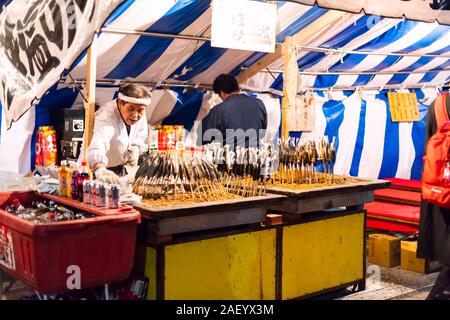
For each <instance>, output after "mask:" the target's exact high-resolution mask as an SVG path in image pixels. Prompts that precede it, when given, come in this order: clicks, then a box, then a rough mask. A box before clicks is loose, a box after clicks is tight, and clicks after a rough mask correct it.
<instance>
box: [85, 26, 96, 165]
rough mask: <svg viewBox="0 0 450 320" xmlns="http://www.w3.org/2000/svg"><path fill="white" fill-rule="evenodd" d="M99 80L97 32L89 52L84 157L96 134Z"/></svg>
mask: <svg viewBox="0 0 450 320" xmlns="http://www.w3.org/2000/svg"><path fill="white" fill-rule="evenodd" d="M96 80H97V34H96V35H94V40H93V41H92V44H91V46H90V48H89V50H88V53H87V77H86V99H87V101H86V102H85V104H84V109H85V121H84V123H85V128H84V129H85V130H84V138H83V146H84V159H85V160H86V159H87V154H86V151H87V148H88V146H89V144H90V143H91V140H92V136H93V134H94V112H95V90H96Z"/></svg>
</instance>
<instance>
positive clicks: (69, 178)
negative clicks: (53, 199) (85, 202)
mask: <svg viewBox="0 0 450 320" xmlns="http://www.w3.org/2000/svg"><path fill="white" fill-rule="evenodd" d="M73 164H74V163H73V161H69V165H68V166H67V179H66V180H67V197H68V198H72V168H73Z"/></svg>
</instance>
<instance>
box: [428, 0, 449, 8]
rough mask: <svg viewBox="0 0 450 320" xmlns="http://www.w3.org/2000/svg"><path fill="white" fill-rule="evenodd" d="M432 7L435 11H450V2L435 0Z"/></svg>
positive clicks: (447, 0)
mask: <svg viewBox="0 0 450 320" xmlns="http://www.w3.org/2000/svg"><path fill="white" fill-rule="evenodd" d="M430 7H431V8H432V9H434V10H450V0H433V3H432V4H430Z"/></svg>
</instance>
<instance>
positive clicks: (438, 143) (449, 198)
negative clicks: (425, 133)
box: [422, 94, 450, 208]
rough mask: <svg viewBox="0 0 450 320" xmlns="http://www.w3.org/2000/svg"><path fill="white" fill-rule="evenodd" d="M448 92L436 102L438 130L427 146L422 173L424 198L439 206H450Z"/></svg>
mask: <svg viewBox="0 0 450 320" xmlns="http://www.w3.org/2000/svg"><path fill="white" fill-rule="evenodd" d="M446 99H447V94H442V95H440V96H439V97H438V98H437V99H436V102H435V103H434V111H435V114H436V122H437V125H438V128H439V129H438V131H437V132H436V134H434V135H433V136H432V137H431V138H430V140H428V143H427V147H426V154H425V157H424V167H423V175H422V198H423V199H424V200H426V201H427V202H430V203H433V204H435V205H438V206H439V207H444V208H450V122H449V118H448V114H447V108H446V103H445V102H446Z"/></svg>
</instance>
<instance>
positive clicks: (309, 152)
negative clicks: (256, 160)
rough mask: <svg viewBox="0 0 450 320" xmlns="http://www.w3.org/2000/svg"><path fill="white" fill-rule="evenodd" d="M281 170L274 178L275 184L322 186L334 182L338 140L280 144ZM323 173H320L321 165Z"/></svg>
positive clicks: (292, 141)
mask: <svg viewBox="0 0 450 320" xmlns="http://www.w3.org/2000/svg"><path fill="white" fill-rule="evenodd" d="M279 150H280V155H279V159H280V168H279V172H278V174H276V175H275V176H274V177H273V181H272V182H273V183H274V184H278V183H280V184H321V183H329V184H332V183H333V182H334V164H335V161H336V138H335V137H333V140H332V142H331V143H330V142H329V141H328V139H326V138H322V139H320V140H319V141H317V142H316V141H313V140H309V141H305V142H300V140H299V139H292V138H291V139H289V140H285V141H282V142H281V144H280V148H279ZM320 164H321V165H322V166H323V172H319V170H318V167H319V165H320Z"/></svg>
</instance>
